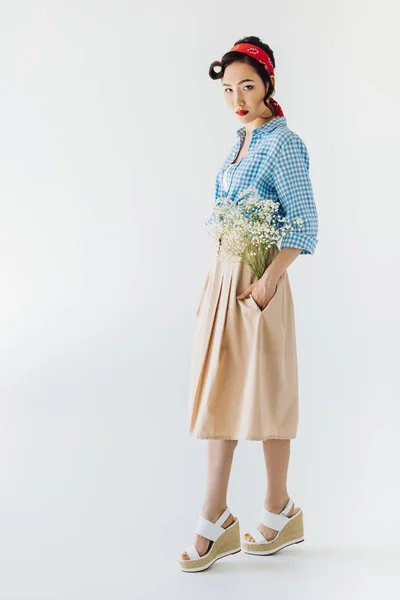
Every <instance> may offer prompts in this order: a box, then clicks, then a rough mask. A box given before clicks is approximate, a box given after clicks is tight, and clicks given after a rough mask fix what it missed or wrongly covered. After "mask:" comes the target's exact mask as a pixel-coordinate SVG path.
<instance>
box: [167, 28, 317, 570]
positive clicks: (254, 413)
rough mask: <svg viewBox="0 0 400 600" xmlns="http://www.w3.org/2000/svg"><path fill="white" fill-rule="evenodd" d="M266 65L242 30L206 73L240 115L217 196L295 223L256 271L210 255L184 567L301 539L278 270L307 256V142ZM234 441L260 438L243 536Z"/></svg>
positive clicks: (293, 409)
mask: <svg viewBox="0 0 400 600" xmlns="http://www.w3.org/2000/svg"><path fill="white" fill-rule="evenodd" d="M215 67H220V70H219V71H216V70H215ZM274 68H275V58H274V54H273V52H272V50H271V48H270V47H269V46H268V45H267V44H264V43H263V42H262V41H261V40H260V39H259V38H258V37H246V38H243V39H241V40H239V41H237V42H236V43H235V44H234V46H233V47H232V48H231V49H230V50H229V52H227V53H226V54H224V56H223V57H222V59H221V61H215V62H213V63H212V64H211V65H210V70H209V75H210V77H211V78H212V79H214V80H216V79H220V80H221V87H222V90H223V94H224V96H225V100H226V102H227V104H228V107H229V108H230V109H231V110H233V111H234V113H235V114H236V116H237V118H238V119H239V121H240V122H241V123H242V126H241V127H240V128H239V129H238V130H237V140H236V141H235V143H234V145H233V147H232V148H231V151H230V152H229V154H228V156H227V158H226V160H225V161H224V163H223V164H222V166H221V168H220V170H219V171H218V174H217V178H216V189H215V197H216V198H220V197H229V198H230V199H231V200H232V201H235V199H236V198H237V196H238V195H239V194H240V193H241V192H242V191H243V190H244V189H246V188H248V187H250V186H251V187H253V188H255V189H256V191H257V192H258V195H259V196H261V197H262V198H268V199H273V200H275V201H278V202H279V213H278V214H280V215H281V216H287V217H288V219H289V221H290V222H292V219H294V218H295V217H301V218H302V219H303V226H302V227H301V229H300V230H298V229H297V230H295V231H292V232H291V233H289V234H288V235H286V236H285V237H284V238H283V240H282V242H281V247H280V248H278V247H276V246H275V247H273V249H272V250H271V251H270V252H269V260H268V263H267V268H266V269H265V271H264V274H263V275H262V277H261V278H260V279H257V278H256V277H255V275H254V273H253V272H252V271H251V270H250V268H249V267H248V265H247V264H245V263H244V262H243V260H238V261H236V262H235V261H227V260H219V258H220V257H218V254H219V252H220V249H218V251H217V252H216V256H215V260H214V262H213V264H212V266H211V269H210V271H209V273H208V276H207V279H206V283H205V287H204V290H203V295H202V298H201V300H200V304H199V307H198V310H197V328H196V334H195V339H194V345H193V353H192V358H191V375H190V434H191V435H193V436H195V437H197V438H200V439H206V440H207V483H206V491H205V500H204V503H203V506H202V511H201V515H200V516H199V519H198V523H197V527H196V534H197V535H196V537H195V540H194V543H193V544H192V545H190V546H188V548H187V549H186V551H185V552H184V553H183V554H182V555H181V557H180V559H178V562H179V564H180V566H181V568H182V569H183V570H184V571H189V572H190V571H200V570H204V569H206V568H208V567H209V566H210V565H211V564H213V563H214V562H215V560H217V559H218V558H221V557H222V556H227V555H229V554H234V553H236V552H239V551H240V550H241V549H242V548H243V550H244V551H245V552H248V553H249V554H263V555H264V554H272V553H275V552H277V551H278V550H280V549H282V548H284V547H285V546H288V545H290V544H294V543H299V542H301V541H303V540H304V530H303V520H302V517H303V514H302V509H301V508H299V507H295V505H294V504H293V501H292V500H291V498H290V497H289V495H288V491H287V487H286V480H287V471H288V464H289V456H290V440H291V439H293V438H295V437H296V433H297V424H298V378H297V355H296V337H295V320H294V306H293V300H292V293H291V288H290V284H289V278H288V274H287V268H288V267H289V265H290V264H291V263H292V262H293V261H294V260H295V258H297V256H298V255H299V254H310V255H311V254H313V253H314V250H315V247H316V245H317V241H318V240H317V233H318V215H317V210H316V206H315V202H314V197H313V190H312V186H311V182H310V178H309V156H308V151H307V148H306V146H305V144H304V142H303V141H302V139H301V138H300V137H299V136H298V135H297V134H296V133H295V132H294V131H292V130H291V129H289V127H288V126H287V122H286V117H285V116H284V114H283V110H282V108H281V106H280V105H279V104H278V103H277V102H276V101H275V100H274V99H273V98H272V95H273V94H274V91H275V77H274ZM222 243H223V240H222ZM220 247H221V246H220ZM238 440H259V441H262V445H263V451H264V457H265V466H266V472H267V491H266V495H265V498H264V503H263V507H262V510H261V515H260V522H259V524H258V527H257V529H255V530H254V531H253V532H252V533H246V534H245V535H244V536H243V539H242V540H240V534H239V521H238V519H237V518H236V517H235V516H234V515H232V514H231V513H230V511H229V509H228V507H227V488H228V482H229V475H230V470H231V465H232V459H233V453H234V449H235V447H236V445H237V443H238Z"/></svg>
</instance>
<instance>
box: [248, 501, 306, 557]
mask: <svg viewBox="0 0 400 600" xmlns="http://www.w3.org/2000/svg"><path fill="white" fill-rule="evenodd" d="M292 506H293V500H291V499H290V498H289V501H288V503H287V504H286V506H285V508H284V509H283V510H282V511H281V512H280V513H279V514H276V513H272V512H270V511H268V510H265V508H263V509H262V511H261V516H260V522H261V523H263V524H264V525H265V526H266V527H270V528H271V529H275V530H276V531H277V532H278V533H277V534H276V536H275V537H274V539H273V540H270V541H268V540H266V539H265V537H264V536H263V535H262V533H261V532H260V531H258V529H256V530H254V531H251V532H250V535H251V536H252V537H253V539H254V540H255V541H254V542H249V541H248V540H247V539H246V538H243V541H242V549H243V551H244V552H246V553H247V554H258V555H262V556H264V555H265V556H266V555H268V554H275V553H276V552H278V551H279V550H282V548H286V546H291V545H292V544H299V543H300V542H303V541H304V525H303V510H302V509H301V508H297V510H296V512H295V513H294V515H292V516H291V517H287V516H286V515H287V513H288V512H290V510H291V508H292Z"/></svg>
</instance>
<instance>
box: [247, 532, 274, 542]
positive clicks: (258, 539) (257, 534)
mask: <svg viewBox="0 0 400 600" xmlns="http://www.w3.org/2000/svg"><path fill="white" fill-rule="evenodd" d="M249 533H250V535H251V537H252V538H253V540H254V541H255V543H256V544H268V543H269V542H268V540H266V539H265V537H264V536H263V534H262V533H261V531H258V529H254V531H250V532H249ZM244 542H245V543H246V544H249V543H250V544H251V543H252V542H249V541H248V540H247V539H246V538H244Z"/></svg>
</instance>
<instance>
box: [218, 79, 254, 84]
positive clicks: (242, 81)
mask: <svg viewBox="0 0 400 600" xmlns="http://www.w3.org/2000/svg"><path fill="white" fill-rule="evenodd" d="M245 81H252V82H253V83H255V82H254V80H253V79H242V80H241V81H239V82H238V85H240V84H241V83H244V82H245ZM222 85H229V86H230V85H231V84H230V83H223V84H222Z"/></svg>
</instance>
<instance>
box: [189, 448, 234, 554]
mask: <svg viewBox="0 0 400 600" xmlns="http://www.w3.org/2000/svg"><path fill="white" fill-rule="evenodd" d="M237 443H238V440H207V478H206V494H205V500H204V503H203V507H202V511H201V514H202V516H203V517H204V518H205V519H208V520H209V521H212V522H213V523H214V522H215V521H216V520H217V519H218V517H220V516H221V514H222V513H223V511H224V510H225V509H226V507H227V501H226V497H227V491H228V483H229V476H230V473H231V467H232V460H233V453H234V450H235V448H236V446H237ZM233 521H234V515H229V517H228V518H227V520H226V521H225V523H223V525H222V527H225V528H226V527H228V526H229V525H231V524H232V523H233ZM194 545H195V547H196V549H197V552H198V553H199V554H200V556H203V554H206V552H207V551H208V548H209V546H210V540H208V539H207V538H205V537H203V536H201V535H198V534H196V537H195V540H194ZM181 557H182V559H183V560H188V559H189V556H188V555H187V554H186V552H184V553H183V554H182V555H181Z"/></svg>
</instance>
